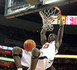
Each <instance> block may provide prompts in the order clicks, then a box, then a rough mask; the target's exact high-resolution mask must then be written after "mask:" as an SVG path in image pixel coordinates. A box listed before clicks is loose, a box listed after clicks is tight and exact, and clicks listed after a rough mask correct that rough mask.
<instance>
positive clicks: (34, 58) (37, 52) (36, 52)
mask: <svg viewBox="0 0 77 70" xmlns="http://www.w3.org/2000/svg"><path fill="white" fill-rule="evenodd" d="M39 56H40V50H39V49H37V48H34V49H33V50H32V58H31V66H30V69H28V70H35V68H36V65H37V62H38V58H39Z"/></svg>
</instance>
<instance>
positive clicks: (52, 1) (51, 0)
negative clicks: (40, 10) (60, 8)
mask: <svg viewBox="0 0 77 70" xmlns="http://www.w3.org/2000/svg"><path fill="white" fill-rule="evenodd" d="M58 1H60V0H47V1H46V0H44V2H43V4H50V3H54V2H58Z"/></svg>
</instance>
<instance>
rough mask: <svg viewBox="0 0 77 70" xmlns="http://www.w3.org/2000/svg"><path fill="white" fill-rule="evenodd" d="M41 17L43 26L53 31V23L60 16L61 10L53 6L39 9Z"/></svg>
mask: <svg viewBox="0 0 77 70" xmlns="http://www.w3.org/2000/svg"><path fill="white" fill-rule="evenodd" d="M39 14H40V16H41V17H42V22H43V28H44V27H47V31H53V29H54V26H53V24H57V22H56V21H57V20H58V19H59V18H60V15H61V10H60V9H59V8H58V7H57V6H55V7H53V8H46V9H45V10H43V11H39Z"/></svg>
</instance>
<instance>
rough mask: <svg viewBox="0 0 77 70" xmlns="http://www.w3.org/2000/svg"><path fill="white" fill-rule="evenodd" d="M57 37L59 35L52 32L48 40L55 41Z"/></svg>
mask: <svg viewBox="0 0 77 70" xmlns="http://www.w3.org/2000/svg"><path fill="white" fill-rule="evenodd" d="M56 38H57V35H56V34H53V33H51V34H49V36H48V42H51V41H54V40H56Z"/></svg>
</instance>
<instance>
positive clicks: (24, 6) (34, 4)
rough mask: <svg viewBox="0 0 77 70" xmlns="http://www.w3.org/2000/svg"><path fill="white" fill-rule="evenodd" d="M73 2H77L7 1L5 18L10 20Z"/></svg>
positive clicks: (61, 0)
mask: <svg viewBox="0 0 77 70" xmlns="http://www.w3.org/2000/svg"><path fill="white" fill-rule="evenodd" d="M73 2H77V0H5V13H4V16H5V17H6V18H8V19H10V18H14V17H18V16H22V15H26V14H30V13H34V12H38V11H40V10H44V9H45V8H47V7H51V8H52V7H54V6H61V5H65V4H69V3H73Z"/></svg>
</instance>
